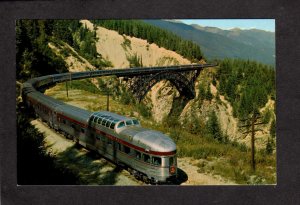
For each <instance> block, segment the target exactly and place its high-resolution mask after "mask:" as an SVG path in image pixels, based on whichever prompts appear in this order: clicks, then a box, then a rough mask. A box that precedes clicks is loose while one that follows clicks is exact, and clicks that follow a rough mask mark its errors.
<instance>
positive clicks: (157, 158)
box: [152, 157, 161, 166]
mask: <svg viewBox="0 0 300 205" xmlns="http://www.w3.org/2000/svg"><path fill="white" fill-rule="evenodd" d="M152 163H153V164H154V165H157V166H160V165H161V158H159V157H152Z"/></svg>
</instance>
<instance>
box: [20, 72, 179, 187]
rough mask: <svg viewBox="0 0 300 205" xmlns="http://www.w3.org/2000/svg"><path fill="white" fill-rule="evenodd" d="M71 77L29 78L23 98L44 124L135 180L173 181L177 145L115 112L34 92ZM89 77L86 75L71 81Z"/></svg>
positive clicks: (64, 75)
mask: <svg viewBox="0 0 300 205" xmlns="http://www.w3.org/2000/svg"><path fill="white" fill-rule="evenodd" d="M70 76H71V74H56V75H50V76H43V77H39V78H35V79H31V80H29V81H27V82H25V83H24V84H23V89H22V96H23V99H24V101H25V102H26V103H27V105H28V106H29V107H31V108H33V111H34V112H35V114H36V115H37V116H38V117H40V118H41V119H42V120H43V121H45V122H47V124H48V125H49V126H50V127H51V128H53V129H55V130H57V131H59V132H61V133H63V134H64V135H65V136H66V137H68V138H70V139H73V140H75V141H76V143H78V144H80V145H82V146H84V147H86V148H87V149H90V150H93V151H96V152H98V153H99V154H101V155H103V156H105V157H106V158H108V159H110V160H112V161H113V162H115V163H116V164H118V165H119V166H122V167H125V168H127V169H128V171H129V172H130V173H132V174H133V175H134V176H135V177H137V178H140V179H142V180H144V181H146V182H152V183H160V182H166V181H168V180H171V179H172V178H176V174H177V164H176V161H177V160H176V144H175V143H174V142H173V141H172V140H171V139H170V138H169V137H168V136H166V135H164V134H163V133H161V132H158V131H154V130H150V129H146V128H143V127H141V125H140V122H139V121H138V120H137V119H133V118H129V117H125V116H121V115H118V114H115V113H111V112H107V111H101V112H90V111H87V110H84V109H81V108H78V107H75V106H71V105H68V104H65V103H63V102H60V101H58V100H55V99H53V98H51V97H49V96H45V95H43V94H42V93H40V92H38V91H36V89H35V88H38V87H39V86H45V85H51V84H53V83H56V82H62V81H65V80H69V78H70ZM87 76H89V73H87V72H81V73H78V74H77V75H75V74H72V76H71V77H73V78H84V77H87Z"/></svg>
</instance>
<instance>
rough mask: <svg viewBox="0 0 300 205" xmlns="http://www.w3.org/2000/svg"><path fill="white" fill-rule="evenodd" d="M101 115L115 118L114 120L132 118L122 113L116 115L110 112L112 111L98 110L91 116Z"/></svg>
mask: <svg viewBox="0 0 300 205" xmlns="http://www.w3.org/2000/svg"><path fill="white" fill-rule="evenodd" d="M92 116H94V117H102V116H107V117H110V118H111V119H113V120H115V121H116V122H119V121H126V120H132V118H129V117H125V116H122V115H118V114H116V113H112V112H108V111H98V112H94V113H93V114H92V115H91V117H92Z"/></svg>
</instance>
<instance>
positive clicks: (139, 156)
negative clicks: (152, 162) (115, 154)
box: [135, 151, 141, 159]
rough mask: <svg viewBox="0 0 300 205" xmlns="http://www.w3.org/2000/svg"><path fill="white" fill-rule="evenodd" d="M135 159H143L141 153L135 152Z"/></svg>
mask: <svg viewBox="0 0 300 205" xmlns="http://www.w3.org/2000/svg"><path fill="white" fill-rule="evenodd" d="M135 158H137V159H141V153H140V152H138V151H135Z"/></svg>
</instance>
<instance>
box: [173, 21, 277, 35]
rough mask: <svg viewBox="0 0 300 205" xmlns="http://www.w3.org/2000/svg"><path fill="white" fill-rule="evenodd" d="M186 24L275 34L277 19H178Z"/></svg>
mask: <svg viewBox="0 0 300 205" xmlns="http://www.w3.org/2000/svg"><path fill="white" fill-rule="evenodd" d="M178 20H179V21H182V22H183V23H185V24H198V25H200V26H210V27H218V28H220V29H223V30H228V29H232V28H240V29H254V28H255V29H260V30H265V31H271V32H275V19H178Z"/></svg>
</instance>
